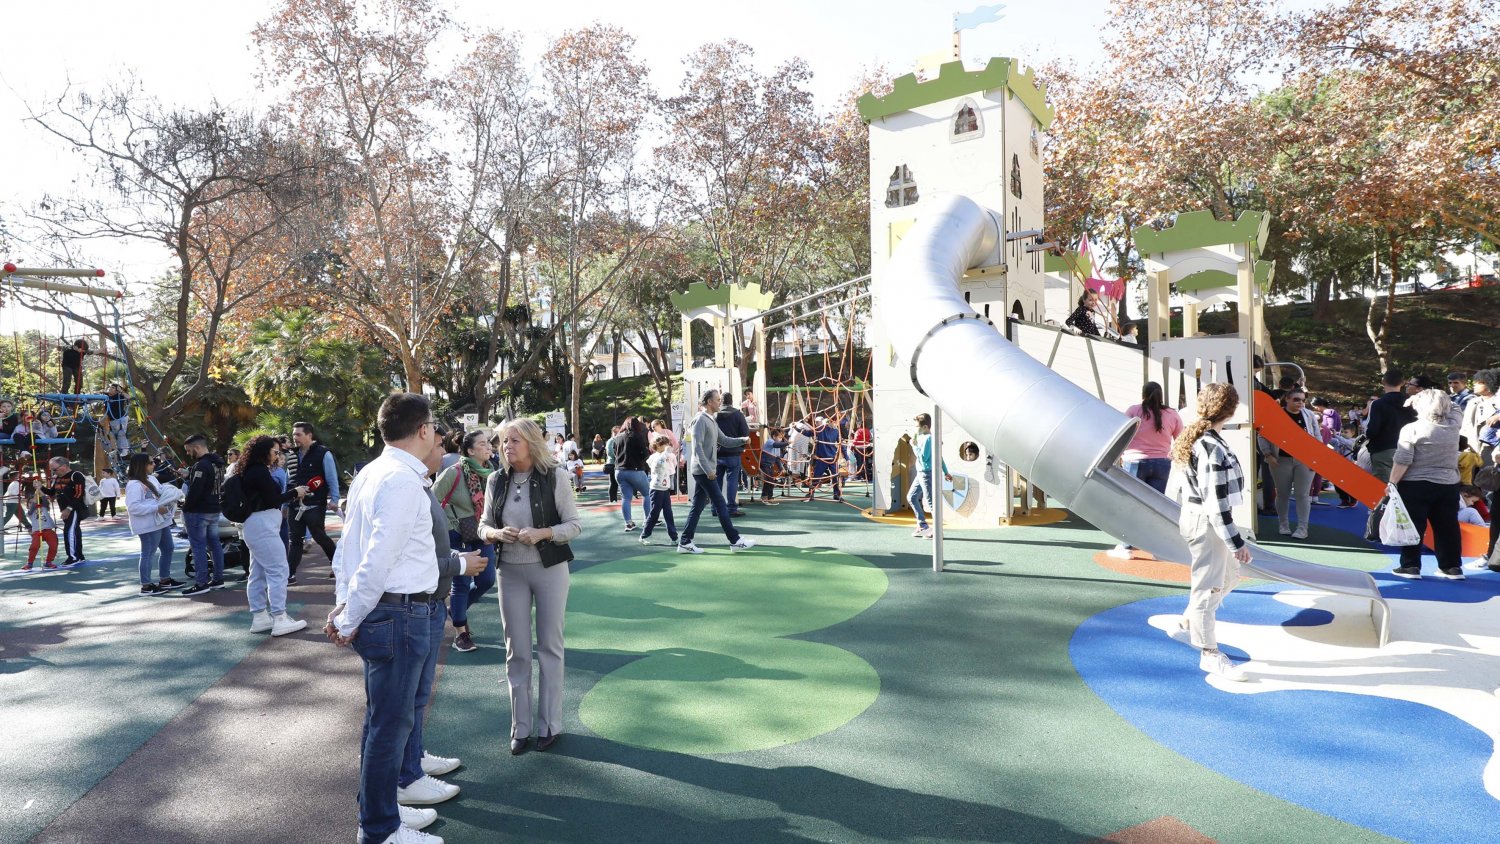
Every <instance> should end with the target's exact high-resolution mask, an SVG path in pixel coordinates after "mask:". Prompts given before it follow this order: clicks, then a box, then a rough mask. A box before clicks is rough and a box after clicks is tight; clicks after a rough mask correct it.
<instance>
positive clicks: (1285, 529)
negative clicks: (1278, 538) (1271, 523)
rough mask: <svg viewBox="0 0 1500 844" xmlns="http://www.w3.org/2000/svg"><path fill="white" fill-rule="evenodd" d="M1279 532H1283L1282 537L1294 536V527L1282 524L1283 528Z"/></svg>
mask: <svg viewBox="0 0 1500 844" xmlns="http://www.w3.org/2000/svg"><path fill="white" fill-rule="evenodd" d="M1279 530H1280V531H1281V535H1282V536H1291V535H1292V526H1291V525H1289V524H1287V523H1286V522H1282V523H1281V527H1280V528H1279Z"/></svg>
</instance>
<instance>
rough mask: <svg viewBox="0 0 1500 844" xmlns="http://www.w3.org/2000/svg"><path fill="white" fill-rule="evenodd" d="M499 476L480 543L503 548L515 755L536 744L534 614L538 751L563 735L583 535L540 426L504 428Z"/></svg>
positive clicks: (523, 423)
mask: <svg viewBox="0 0 1500 844" xmlns="http://www.w3.org/2000/svg"><path fill="white" fill-rule="evenodd" d="M499 436H500V470H499V471H497V472H495V473H494V474H492V475H490V478H489V482H488V484H486V486H485V496H484V518H483V519H481V520H480V527H479V537H480V538H481V539H483V540H484V541H486V542H493V543H495V544H496V546H497V547H498V548H499V549H500V566H499V569H500V624H501V626H502V627H503V629H504V631H505V677H506V682H507V683H508V685H509V686H510V752H511V754H512V755H519V754H522V753H525V752H526V749H527V746H528V744H529V742H530V741H531V734H532V716H531V709H532V706H531V628H532V624H531V612H532V608H533V607H535V609H536V651H537V662H538V663H539V665H540V674H541V677H540V679H539V680H538V684H537V687H538V691H537V720H538V721H540V722H541V723H540V724H539V725H537V727H538V729H537V744H536V749H537V750H546V749H547V748H549V747H551V746H552V745H553V744H555V743H556V742H557V739H558V737H559V736H561V735H562V699H563V617H564V615H565V614H566V612H567V608H568V561H569V560H571V559H573V551H572V549H571V548H570V547H569V545H568V543H569V542H570V541H572V540H573V538H574V537H576V536H578V534H579V533H581V532H582V530H583V527H582V525H581V524H580V522H579V518H578V505H577V502H575V501H574V500H573V489H572V487H571V486H570V484H569V479H568V476H567V473H566V471H565V470H564V469H563V468H562V467H561V466H559V465H557V461H556V460H555V459H553V457H552V452H551V451H550V450H549V449H548V448H547V443H546V440H545V439H544V438H543V434H542V430H541V428H538V427H537V424H536V423H535V422H532V421H531V420H529V419H513V420H511V421H509V422H507V423H505V424H504V425H503V426H501V428H500V433H499Z"/></svg>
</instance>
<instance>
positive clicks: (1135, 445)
mask: <svg viewBox="0 0 1500 844" xmlns="http://www.w3.org/2000/svg"><path fill="white" fill-rule="evenodd" d="M1125 415H1126V416H1130V417H1132V418H1135V419H1140V420H1141V424H1140V427H1138V428H1136V429H1135V436H1134V437H1131V439H1130V445H1129V446H1126V448H1125V453H1124V454H1122V455H1120V456H1121V457H1122V458H1123V459H1125V460H1131V461H1134V460H1153V459H1161V458H1167V457H1171V456H1172V440H1175V439H1177V435H1178V434H1180V433H1182V417H1181V416H1178V415H1177V411H1175V410H1173V409H1172V408H1170V407H1164V408H1162V411H1161V430H1160V431H1158V430H1156V422H1155V421H1154V420H1147V419H1145V418H1143V417H1142V416H1141V406H1140V405H1138V404H1136V405H1131V406H1130V409H1129V410H1127V411H1125Z"/></svg>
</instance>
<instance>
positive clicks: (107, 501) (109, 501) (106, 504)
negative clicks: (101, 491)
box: [99, 498, 115, 519]
mask: <svg viewBox="0 0 1500 844" xmlns="http://www.w3.org/2000/svg"><path fill="white" fill-rule="evenodd" d="M105 510H108V511H109V514H110V515H111V516H113V515H115V500H114V499H113V498H101V499H99V518H101V519H102V518H104V511H105Z"/></svg>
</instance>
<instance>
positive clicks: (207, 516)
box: [182, 513, 224, 586]
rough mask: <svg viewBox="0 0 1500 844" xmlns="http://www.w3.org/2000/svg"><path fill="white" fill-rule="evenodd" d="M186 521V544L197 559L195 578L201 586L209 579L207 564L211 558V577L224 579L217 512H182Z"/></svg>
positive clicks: (222, 546) (222, 550) (222, 553)
mask: <svg viewBox="0 0 1500 844" xmlns="http://www.w3.org/2000/svg"><path fill="white" fill-rule="evenodd" d="M182 520H183V521H184V522H186V527H187V535H188V546H189V547H191V548H192V549H193V559H194V560H197V561H198V565H197V567H196V571H194V575H195V578H194V579H195V580H197V581H198V585H199V586H202V585H204V584H206V583H208V581H209V576H208V567H209V566H208V564H209V560H210V556H209V555H210V554H212V555H213V556H212V560H213V579H214V580H223V579H224V545H223V543H221V542H219V514H218V513H183V514H182Z"/></svg>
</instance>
